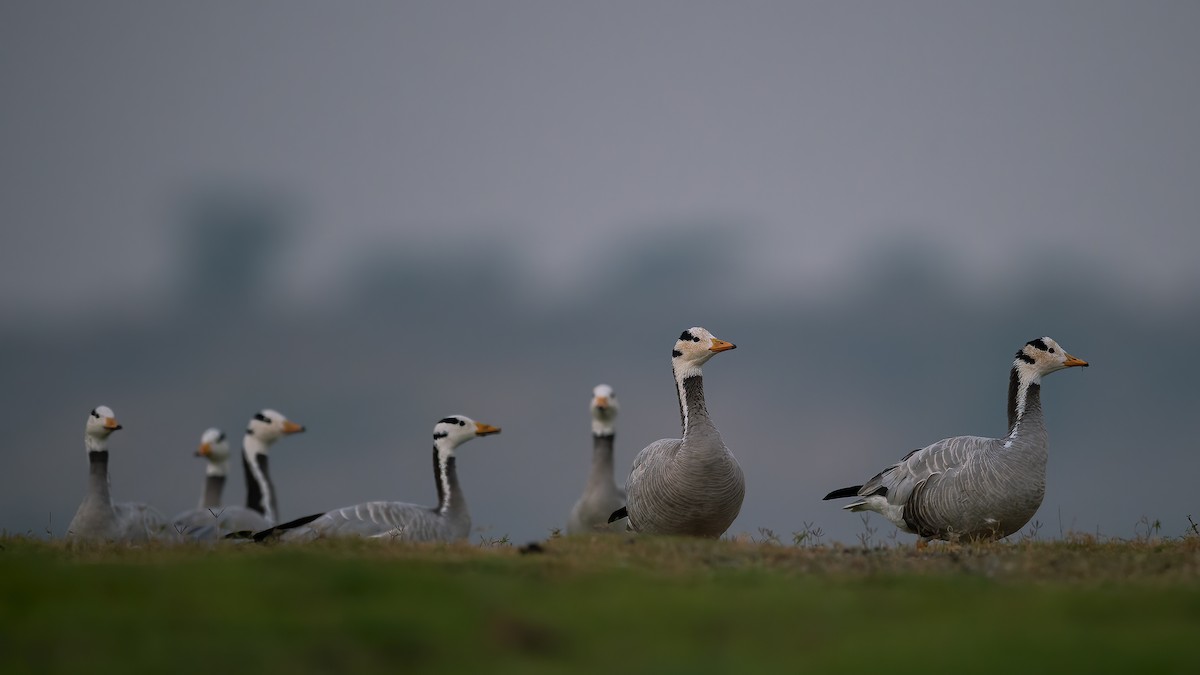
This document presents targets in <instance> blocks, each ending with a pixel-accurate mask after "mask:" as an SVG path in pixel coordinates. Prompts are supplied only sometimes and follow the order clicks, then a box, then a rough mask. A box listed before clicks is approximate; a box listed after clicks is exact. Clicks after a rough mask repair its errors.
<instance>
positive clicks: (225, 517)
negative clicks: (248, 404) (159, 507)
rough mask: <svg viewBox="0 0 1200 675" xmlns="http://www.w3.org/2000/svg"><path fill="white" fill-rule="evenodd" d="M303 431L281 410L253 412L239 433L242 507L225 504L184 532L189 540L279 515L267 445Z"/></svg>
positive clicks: (241, 529) (252, 527) (260, 525)
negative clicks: (208, 519) (213, 519)
mask: <svg viewBox="0 0 1200 675" xmlns="http://www.w3.org/2000/svg"><path fill="white" fill-rule="evenodd" d="M303 432H304V427H303V426H301V425H299V424H296V423H295V422H293V421H291V420H289V419H288V418H287V417H286V416H284V414H283V413H281V412H279V411H277V410H271V409H270V408H267V409H265V410H261V411H259V412H257V413H254V417H251V418H250V422H249V423H248V424H247V425H246V435H245V436H242V468H243V469H245V474H246V506H245V507H241V506H226V507H223V508H221V509H220V510H219V512H218V513H219V516H218V518H217V520H216V523H215V527H214V524H213V523H211V522H210V523H209V524H207V525H204V526H201V527H198V528H194V529H192V530H190V531H188V532H187V536H188V537H190V538H193V539H209V538H213V537H217V536H224V535H228V534H231V533H242V536H244V535H245V534H248V533H251V532H258V531H260V530H263V529H266V528H268V527H271V526H272V525H274V524H275V523H276V522H278V518H279V505H278V501H277V498H276V495H275V484H274V483H273V482H271V472H270V470H269V464H268V461H267V460H268V455H267V453H268V452H269V451H270V449H271V446H272V445H274V444H275V442H276V441H278V440H279V439H281V438H283V437H284V436H291V435H292V434H299V433H303Z"/></svg>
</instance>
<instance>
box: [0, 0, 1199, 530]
mask: <svg viewBox="0 0 1200 675" xmlns="http://www.w3.org/2000/svg"><path fill="white" fill-rule="evenodd" d="M1198 27H1200V5H1197V4H1195V3H1188V2H1156V3H1150V4H1131V3H1124V2H1093V1H1087V2H1065V1H1064V2H1057V3H1043V2H1009V3H1003V4H996V3H989V4H982V3H942V2H906V3H902V4H901V3H887V2H840V1H839V2H802V3H801V2H794V3H790V2H788V3H780V2H745V3H736V4H735V3H724V2H715V1H713V2H707V1H687V2H684V1H677V2H668V1H664V2H652V3H645V2H607V3H574V2H565V3H564V2H549V1H548V2H529V1H515V2H505V3H495V2H406V3H371V2H363V3H354V4H352V5H346V4H340V3H339V4H333V3H323V2H258V3H253V4H246V3H235V2H214V3H201V4H196V3H150V2H120V1H116V2H106V3H85V2H36V3H35V2H16V3H6V4H5V5H4V7H3V8H0V91H3V92H4V104H3V106H2V109H0V148H3V151H2V152H0V172H2V176H3V180H0V228H2V229H0V237H2V238H0V242H2V244H0V378H2V379H0V406H2V409H3V410H4V412H5V414H6V417H7V420H8V423H7V424H5V426H4V432H3V436H2V437H3V458H4V461H3V469H2V470H0V530H4V531H7V532H9V533H26V532H31V533H34V534H38V535H41V534H44V533H46V532H49V533H52V534H53V535H55V536H58V535H61V534H62V533H63V530H64V529H65V526H66V524H67V522H68V521H69V520H70V518H71V516H72V515H73V514H74V511H75V509H76V507H77V506H78V503H79V501H80V498H81V496H82V494H83V489H84V484H85V479H86V472H87V468H86V467H87V464H86V458H85V452H84V448H83V444H82V431H83V426H84V421H85V418H86V416H87V414H88V411H89V410H91V409H92V408H93V407H95V406H96V405H99V404H105V405H108V406H111V407H112V408H113V409H114V410H115V411H116V413H117V416H118V418H119V419H120V421H121V422H122V423H123V424H124V426H125V429H124V430H123V431H121V432H119V433H117V434H116V435H114V437H113V438H112V440H111V442H110V451H111V459H110V471H111V479H112V487H113V494H114V497H115V498H117V499H118V500H138V501H147V502H150V503H152V504H154V505H156V506H157V507H158V508H160V509H161V510H162V511H163V512H165V513H166V514H167V515H172V514H174V513H176V512H178V511H181V510H183V509H185V508H190V507H192V506H193V505H194V504H195V503H196V502H197V500H198V499H199V496H200V489H201V485H202V481H203V466H202V463H201V461H200V460H198V459H195V458H193V457H192V452H193V450H194V449H195V447H196V445H197V443H198V442H199V437H200V434H201V432H202V431H203V430H204V429H205V428H206V427H208V426H213V425H216V426H220V427H222V428H224V429H225V430H226V431H227V432H229V434H230V437H231V439H232V440H233V446H234V449H235V452H236V451H237V450H238V449H239V446H240V444H239V439H240V435H241V431H242V429H243V428H244V425H245V424H246V421H247V420H248V419H249V418H250V416H251V415H252V414H253V413H254V412H255V411H257V410H259V409H260V408H264V407H273V408H276V409H278V410H280V411H282V412H284V413H285V414H287V415H288V416H289V417H291V418H292V419H294V420H296V421H298V422H300V423H302V424H305V425H307V426H308V429H309V431H308V433H306V434H304V435H301V436H298V437H294V438H289V439H286V440H284V441H281V442H280V443H279V444H278V445H276V446H275V448H274V449H273V450H272V454H271V457H272V459H271V470H272V472H273V475H274V480H275V482H276V485H277V489H278V493H279V505H280V509H281V512H282V515H283V517H284V518H292V517H297V516H301V515H305V514H307V513H311V512H314V511H320V510H324V509H327V508H333V507H338V506H344V505H347V504H352V503H356V502H360V501H365V500H370V499H394V500H403V501H413V502H418V503H433V501H434V500H435V490H434V486H433V481H432V475H431V471H430V458H429V456H430V445H431V442H430V433H431V429H432V427H433V424H434V423H435V422H436V421H437V420H438V419H440V418H441V417H443V416H445V415H447V414H450V413H464V414H467V415H470V416H472V417H474V418H476V419H478V420H481V421H485V422H488V423H492V424H496V425H499V426H501V427H503V429H504V432H503V433H502V434H501V435H500V436H497V437H490V438H486V439H482V440H478V441H475V442H473V443H471V444H469V445H466V446H463V447H462V448H461V450H460V452H459V457H460V460H459V473H460V477H461V480H462V483H463V488H464V492H465V494H466V497H467V500H468V502H469V503H470V505H471V507H472V514H473V516H474V521H475V524H476V525H477V527H478V531H477V533H476V535H475V538H478V537H483V538H487V539H493V538H500V537H505V536H507V537H509V538H511V539H512V540H514V541H524V540H528V539H535V538H540V537H544V536H546V535H548V534H549V533H550V532H551V530H552V529H553V528H556V527H561V526H563V524H564V523H565V520H566V516H567V513H568V511H569V509H570V507H571V505H572V503H573V502H574V500H575V499H576V498H577V496H578V495H579V493H580V491H581V488H582V486H583V483H584V480H585V477H586V472H587V470H588V466H589V461H590V452H591V439H590V418H589V414H588V403H589V399H590V395H591V389H592V387H593V386H594V385H596V384H598V383H601V382H604V383H608V384H611V385H612V386H613V387H614V388H615V389H616V392H617V395H618V397H619V399H620V402H621V406H622V408H621V414H620V418H619V419H618V433H617V439H616V444H617V458H616V464H617V467H618V470H617V473H618V482H620V483H623V482H624V478H625V474H626V473H627V471H628V467H629V465H630V463H631V461H632V459H633V456H634V455H635V454H636V452H637V451H638V450H640V449H641V448H642V447H643V446H644V445H646V444H647V443H649V442H651V441H653V440H655V439H658V438H663V437H675V436H677V435H678V433H679V429H678V425H679V417H678V412H677V403H676V398H675V393H674V388H673V384H672V381H671V373H670V362H669V356H668V352H669V350H670V348H671V345H672V344H673V343H674V341H675V339H676V338H677V336H678V335H679V333H680V331H682V330H683V329H685V328H688V327H690V326H696V325H699V326H704V327H706V328H708V329H710V330H711V331H713V333H714V334H716V335H717V336H718V337H720V338H722V339H726V340H729V341H732V342H734V343H736V344H737V345H738V349H737V351H734V352H730V353H727V354H722V355H720V356H719V357H718V358H715V359H713V360H712V361H711V362H710V363H709V365H708V366H707V367H706V369H705V375H706V378H705V384H706V393H707V396H708V403H709V409H710V411H711V413H712V415H713V417H714V420H715V421H716V423H717V424H718V426H719V427H720V430H721V432H722V434H723V436H724V438H725V441H726V443H727V444H728V445H729V447H730V448H731V449H732V450H733V451H734V452H735V454H736V455H737V457H738V458H739V461H740V462H741V463H742V466H743V468H744V469H745V473H746V481H747V497H746V501H745V504H744V507H743V509H742V513H741V516H740V517H739V519H738V520H737V522H736V523H735V524H734V526H733V528H732V529H731V533H732V534H736V533H743V532H745V533H750V534H753V535H754V536H756V537H757V536H763V534H762V533H760V531H759V528H766V529H769V530H771V531H773V532H774V533H776V534H777V535H779V536H780V538H781V539H783V540H784V541H790V540H791V536H792V533H793V532H796V531H803V530H811V529H813V528H820V531H821V534H822V535H823V539H822V540H823V541H826V542H829V541H844V542H848V543H850V542H855V541H857V540H858V538H859V537H860V535H863V534H864V532H865V529H864V528H865V527H868V526H869V527H873V528H878V532H877V533H876V534H875V535H874V536H875V538H876V539H877V540H878V539H882V538H884V537H886V535H887V534H888V533H890V532H891V531H892V529H893V528H892V527H891V526H890V525H889V524H887V523H886V522H884V521H883V520H882V519H880V518H877V517H874V516H872V520H871V521H869V523H868V525H867V526H864V524H863V522H862V521H861V520H860V518H859V516H858V515H856V514H848V513H844V512H842V511H840V510H839V509H838V504H837V503H833V502H822V501H821V497H822V496H823V495H824V494H825V493H826V492H827V491H829V490H831V489H834V488H839V487H843V486H846V485H851V484H856V483H861V482H863V480H865V479H867V478H869V477H870V476H871V475H873V474H874V473H876V472H877V471H879V470H880V469H882V468H884V467H886V466H887V465H889V464H890V463H892V462H893V461H895V460H896V459H898V458H899V457H900V456H902V455H903V454H905V453H906V452H908V451H909V450H911V449H913V448H917V447H921V446H924V445H927V444H929V443H931V442H933V441H935V440H938V439H940V438H943V437H946V436H952V435H959V434H972V435H989V436H998V435H1001V434H1003V433H1004V431H1005V421H1006V420H1005V394H1006V390H1007V377H1008V369H1009V365H1010V363H1011V359H1012V355H1013V353H1014V352H1015V351H1016V350H1017V349H1018V348H1019V347H1020V346H1021V345H1022V344H1023V343H1024V342H1026V341H1027V340H1030V339H1032V338H1035V337H1040V336H1042V335H1050V336H1052V337H1053V338H1055V339H1056V340H1058V341H1059V342H1061V343H1062V345H1063V346H1064V347H1065V348H1066V349H1068V350H1069V351H1071V352H1072V353H1073V354H1075V355H1077V356H1079V357H1081V358H1084V359H1087V360H1089V361H1090V362H1091V363H1092V367H1091V368H1089V369H1087V370H1081V369H1073V370H1069V371H1066V372H1064V373H1061V374H1056V375H1053V376H1051V377H1050V378H1048V379H1047V381H1046V382H1045V383H1044V384H1045V387H1044V390H1043V403H1044V407H1045V410H1046V413H1047V423H1048V427H1049V431H1050V436H1051V451H1050V466H1049V475H1048V479H1047V484H1048V485H1047V495H1046V499H1045V502H1044V504H1043V506H1042V510H1041V511H1040V513H1039V514H1038V516H1037V521H1038V522H1039V523H1040V524H1041V529H1040V530H1039V532H1038V536H1040V537H1043V538H1047V537H1057V536H1060V535H1061V534H1062V533H1065V532H1068V531H1084V532H1091V533H1096V532H1098V533H1100V534H1103V535H1109V536H1118V537H1131V536H1134V535H1136V534H1138V533H1139V532H1140V531H1144V529H1145V528H1146V527H1147V524H1152V523H1153V522H1154V521H1158V522H1159V523H1160V524H1161V528H1162V529H1161V532H1162V533H1163V534H1168V535H1178V534H1182V533H1183V532H1184V531H1185V530H1186V529H1187V528H1188V516H1189V515H1192V516H1200V504H1198V503H1197V498H1196V495H1195V491H1194V490H1192V489H1191V482H1192V480H1194V478H1195V476H1196V475H1197V472H1198V470H1200V453H1198V452H1197V450H1198V448H1197V443H1196V440H1195V439H1196V433H1195V421H1194V420H1195V419H1196V418H1194V417H1192V415H1194V414H1196V411H1197V407H1198V406H1197V404H1198V403H1200V394H1198V393H1197V391H1196V386H1195V382H1196V380H1197V377H1198V376H1200V368H1198V367H1197V365H1196V358H1195V353H1194V350H1195V349H1196V346H1197V344H1200V340H1198V338H1200V316H1198V314H1197V306H1198V300H1200V269H1198V267H1197V265H1196V263H1195V259H1196V254H1197V250H1198V246H1200V223H1198V222H1197V220H1198V219H1197V214H1198V213H1200V189H1197V177H1198V176H1200V134H1198V133H1197V123H1196V120H1200V78H1197V76H1196V64H1197V63H1200V42H1198V41H1197V40H1196V39H1195V35H1196V30H1197V28H1198ZM232 469H233V471H232V478H231V480H230V483H229V485H228V486H227V488H226V493H225V499H226V502H227V503H240V502H242V501H243V500H244V494H245V493H244V488H243V482H242V475H241V469H240V467H239V466H238V465H237V463H235V464H234V465H233V467H232ZM1143 519H1145V520H1143ZM910 539H911V537H909V536H908V535H902V536H901V538H900V540H901V541H907V540H910Z"/></svg>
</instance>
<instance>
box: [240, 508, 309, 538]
mask: <svg viewBox="0 0 1200 675" xmlns="http://www.w3.org/2000/svg"><path fill="white" fill-rule="evenodd" d="M323 515H325V512H324V511H322V512H321V513H314V514H312V515H310V516H304V517H303V518H297V519H295V520H291V521H288V522H286V523H283V524H281V525H276V526H275V527H268V528H267V529H265V530H263V531H262V532H255V533H254V535H253V539H254V541H256V542H259V543H262V542H263V541H266V540H267V539H269V538H271V537H272V536H274V535H277V534H281V533H283V532H286V531H288V530H294V529H296V528H297V527H304V526H305V525H307V524H309V523H311V522H312V521H314V520H316V519H317V518H320V517H321V516H323Z"/></svg>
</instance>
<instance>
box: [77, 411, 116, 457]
mask: <svg viewBox="0 0 1200 675" xmlns="http://www.w3.org/2000/svg"><path fill="white" fill-rule="evenodd" d="M120 428H121V425H120V423H118V422H117V417H116V414H115V413H114V412H113V411H112V408H109V407H108V406H106V405H98V406H96V407H95V408H92V412H90V413H88V418H87V425H86V426H85V427H84V432H83V444H84V445H85V446H87V449H88V451H89V452H91V451H100V450H107V449H108V437H109V436H110V435H112V432H114V431H116V430H118V429H120Z"/></svg>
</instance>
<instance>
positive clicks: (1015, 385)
mask: <svg viewBox="0 0 1200 675" xmlns="http://www.w3.org/2000/svg"><path fill="white" fill-rule="evenodd" d="M1087 365H1088V364H1087V361H1083V360H1082V359H1077V358H1075V357H1074V356H1071V355H1070V354H1068V353H1067V352H1066V351H1065V350H1064V349H1063V348H1062V347H1060V346H1059V345H1058V343H1057V342H1055V341H1054V340H1052V339H1050V338H1048V337H1043V338H1038V339H1036V340H1030V341H1029V342H1027V343H1026V344H1025V346H1024V347H1022V348H1021V350H1020V351H1018V352H1017V355H1016V358H1014V359H1013V363H1012V370H1011V372H1010V373H1009V381H1008V434H1007V435H1006V436H1005V437H1004V438H981V437H978V436H956V437H954V438H947V439H944V440H941V441H938V442H937V443H934V444H933V445H930V446H927V447H924V448H921V449H918V450H913V451H912V452H910V453H908V454H907V455H905V456H904V457H903V458H901V460H900V461H899V462H897V463H896V464H894V465H892V466H891V467H888V468H887V469H885V470H883V471H882V472H881V473H879V474H877V475H876V476H875V477H874V478H872V479H871V480H869V481H867V483H866V484H865V485H855V486H852V487H847V488H842V489H840V490H834V491H833V492H830V493H829V494H827V495H825V499H838V498H842V497H855V498H856V499H855V501H854V503H852V504H849V505H847V506H845V507H843V508H845V509H847V510H850V511H874V512H876V513H879V514H881V515H882V516H883V517H884V518H887V519H888V520H889V521H891V522H892V523H893V524H894V525H895V526H896V527H898V528H900V529H901V530H903V531H905V532H911V533H914V534H917V535H919V536H920V537H921V538H922V542H923V541H925V540H928V539H946V540H950V539H967V540H975V539H1000V538H1003V537H1007V536H1008V535H1010V534H1012V533H1013V532H1016V531H1017V530H1019V529H1021V528H1022V527H1024V526H1025V524H1026V523H1028V522H1029V519H1030V518H1032V517H1033V514H1034V513H1036V512H1037V510H1038V507H1039V506H1041V504H1042V497H1043V496H1044V495H1045V493H1046V458H1047V438H1046V425H1045V421H1044V419H1043V417H1042V402H1041V389H1042V385H1041V380H1042V377H1043V376H1044V375H1048V374H1050V373H1053V372H1055V371H1057V370H1062V369H1064V368H1070V367H1072V366H1087Z"/></svg>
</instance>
